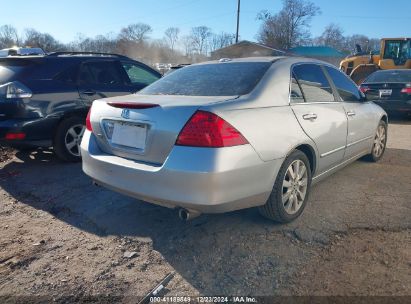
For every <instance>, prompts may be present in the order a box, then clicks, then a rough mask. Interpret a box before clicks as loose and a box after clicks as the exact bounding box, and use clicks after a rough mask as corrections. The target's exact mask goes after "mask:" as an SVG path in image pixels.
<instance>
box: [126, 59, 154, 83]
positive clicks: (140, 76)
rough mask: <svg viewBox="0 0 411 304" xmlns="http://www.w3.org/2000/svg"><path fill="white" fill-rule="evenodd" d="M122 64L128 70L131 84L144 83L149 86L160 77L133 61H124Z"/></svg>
mask: <svg viewBox="0 0 411 304" xmlns="http://www.w3.org/2000/svg"><path fill="white" fill-rule="evenodd" d="M122 66H123V68H124V69H125V70H126V73H127V75H128V77H129V78H130V83H131V84H143V85H145V86H147V85H149V84H151V83H153V82H154V81H156V80H158V79H159V78H160V77H159V76H158V75H155V74H154V73H152V72H149V71H147V70H146V69H144V68H143V67H141V66H139V65H137V64H134V63H131V62H123V63H122Z"/></svg>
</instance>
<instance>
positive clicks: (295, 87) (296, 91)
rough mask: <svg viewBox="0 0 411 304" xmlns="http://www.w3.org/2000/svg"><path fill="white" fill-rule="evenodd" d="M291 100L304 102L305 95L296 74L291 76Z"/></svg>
mask: <svg viewBox="0 0 411 304" xmlns="http://www.w3.org/2000/svg"><path fill="white" fill-rule="evenodd" d="M290 100H291V102H293V103H300V102H304V95H303V92H302V91H301V88H300V85H299V84H298V82H297V79H296V77H295V75H293V77H292V78H291V88H290Z"/></svg>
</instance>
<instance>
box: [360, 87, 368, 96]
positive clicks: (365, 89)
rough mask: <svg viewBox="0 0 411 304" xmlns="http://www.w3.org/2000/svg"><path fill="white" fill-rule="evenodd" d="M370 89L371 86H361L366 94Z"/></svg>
mask: <svg viewBox="0 0 411 304" xmlns="http://www.w3.org/2000/svg"><path fill="white" fill-rule="evenodd" d="M369 90H370V88H369V87H367V86H360V91H361V92H363V93H364V94H365V93H367V92H368V91H369Z"/></svg>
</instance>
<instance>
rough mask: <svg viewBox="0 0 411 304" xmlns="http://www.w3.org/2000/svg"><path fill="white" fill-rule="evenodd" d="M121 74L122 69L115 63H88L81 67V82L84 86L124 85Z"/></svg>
mask: <svg viewBox="0 0 411 304" xmlns="http://www.w3.org/2000/svg"><path fill="white" fill-rule="evenodd" d="M121 72H122V71H121V67H120V66H119V65H118V63H116V62H114V61H100V62H86V63H84V64H83V65H82V66H81V70H80V75H79V82H80V84H82V85H99V86H118V85H124V84H125V81H124V78H123V76H122V73H121Z"/></svg>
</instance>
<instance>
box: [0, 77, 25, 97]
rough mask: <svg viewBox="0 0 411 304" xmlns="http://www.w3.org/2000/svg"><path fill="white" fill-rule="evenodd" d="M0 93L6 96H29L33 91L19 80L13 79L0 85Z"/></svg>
mask: <svg viewBox="0 0 411 304" xmlns="http://www.w3.org/2000/svg"><path fill="white" fill-rule="evenodd" d="M0 92H2V94H1V95H3V96H4V95H5V96H6V98H8V99H10V98H30V97H31V96H32V95H33V93H32V92H31V90H30V89H29V88H28V87H26V86H25V85H24V84H22V83H21V82H19V81H13V82H9V83H6V84H3V85H1V86H0Z"/></svg>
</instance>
